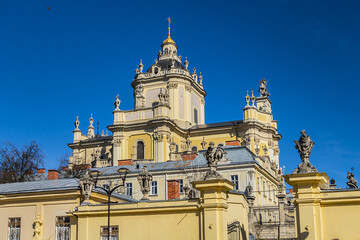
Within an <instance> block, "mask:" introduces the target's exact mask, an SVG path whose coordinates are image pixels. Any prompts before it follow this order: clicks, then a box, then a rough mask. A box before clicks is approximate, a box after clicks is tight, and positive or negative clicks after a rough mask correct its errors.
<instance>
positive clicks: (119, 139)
mask: <svg viewBox="0 0 360 240" xmlns="http://www.w3.org/2000/svg"><path fill="white" fill-rule="evenodd" d="M121 141H122V139H121V138H118V137H114V139H113V140H112V143H113V144H114V147H120V146H121Z"/></svg>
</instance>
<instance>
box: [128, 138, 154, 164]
mask: <svg viewBox="0 0 360 240" xmlns="http://www.w3.org/2000/svg"><path fill="white" fill-rule="evenodd" d="M138 140H143V142H144V144H145V159H152V158H153V157H152V151H153V143H152V139H151V137H150V135H149V134H144V133H139V134H134V135H131V136H129V137H128V139H127V143H128V147H127V149H128V151H127V157H128V159H131V156H132V155H131V154H136V148H134V146H135V145H136V142H137V141H138ZM134 151H135V152H134Z"/></svg>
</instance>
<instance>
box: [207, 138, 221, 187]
mask: <svg viewBox="0 0 360 240" xmlns="http://www.w3.org/2000/svg"><path fill="white" fill-rule="evenodd" d="M223 155H224V149H223V148H221V147H214V142H210V143H209V147H208V149H207V151H206V152H204V157H205V159H206V161H207V164H208V166H209V168H210V169H209V171H208V172H206V175H205V178H204V180H207V179H218V178H222V176H221V175H220V174H219V173H218V172H216V169H217V163H218V162H219V161H220V160H221V159H222V157H223Z"/></svg>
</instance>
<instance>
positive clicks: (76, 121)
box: [75, 116, 80, 130]
mask: <svg viewBox="0 0 360 240" xmlns="http://www.w3.org/2000/svg"><path fill="white" fill-rule="evenodd" d="M79 125H80V121H79V116H76V120H75V130H79Z"/></svg>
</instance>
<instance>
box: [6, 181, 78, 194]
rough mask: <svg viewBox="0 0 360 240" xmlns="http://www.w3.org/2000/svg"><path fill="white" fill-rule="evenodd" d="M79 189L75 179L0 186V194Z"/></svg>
mask: <svg viewBox="0 0 360 240" xmlns="http://www.w3.org/2000/svg"><path fill="white" fill-rule="evenodd" d="M70 189H80V186H79V183H78V181H77V179H75V178H67V179H56V180H42V181H31V182H17V183H5V184H0V194H15V193H27V192H47V191H54V190H55V191H61V190H70Z"/></svg>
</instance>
